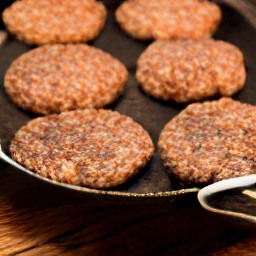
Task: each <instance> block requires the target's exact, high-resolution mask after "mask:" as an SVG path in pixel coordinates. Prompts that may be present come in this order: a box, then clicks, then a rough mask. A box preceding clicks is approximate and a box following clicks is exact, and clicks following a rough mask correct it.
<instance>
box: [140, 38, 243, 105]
mask: <svg viewBox="0 0 256 256" xmlns="http://www.w3.org/2000/svg"><path fill="white" fill-rule="evenodd" d="M136 78H137V80H138V81H139V83H140V85H141V87H142V88H143V90H144V91H145V92H146V93H147V94H149V95H152V96H154V97H155V98H157V99H163V100H170V101H175V102H179V103H187V102H191V101H199V100H202V99H206V98H210V97H213V96H216V95H222V96H230V95H233V94H234V93H236V92H237V91H239V90H240V89H242V88H243V86H244V84H245V79H246V71H245V65H244V60H243V54H242V52H241V51H240V50H239V49H238V48H237V47H236V46H234V45H232V44H230V43H227V42H223V41H215V40H212V39H203V40H200V41H194V40H178V41H161V40H158V41H156V42H154V43H152V44H151V45H150V46H149V47H148V48H147V49H146V50H145V51H144V52H143V53H142V54H141V56H140V58H139V60H138V67H137V72H136Z"/></svg>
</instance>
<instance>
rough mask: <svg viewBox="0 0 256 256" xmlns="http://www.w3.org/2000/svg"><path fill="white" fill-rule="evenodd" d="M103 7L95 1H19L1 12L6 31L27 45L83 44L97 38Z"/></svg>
mask: <svg viewBox="0 0 256 256" xmlns="http://www.w3.org/2000/svg"><path fill="white" fill-rule="evenodd" d="M106 15H107V12H106V8H105V7H104V5H103V4H102V3H100V2H97V1H95V0H72V1H67V0H47V1H46V0H36V1H35V0H21V1H16V2H14V3H13V4H12V5H11V6H10V7H8V8H7V9H5V11H4V12H3V15H2V16H3V21H4V23H5V25H6V27H7V29H8V30H9V31H10V32H11V33H12V34H14V35H15V36H16V37H17V38H18V39H19V40H22V41H24V42H26V43H28V44H36V45H44V44H54V43H77V42H87V41H90V40H92V39H94V38H96V37H97V36H98V34H99V33H100V31H101V30H102V28H103V26H104V23H105V20H106Z"/></svg>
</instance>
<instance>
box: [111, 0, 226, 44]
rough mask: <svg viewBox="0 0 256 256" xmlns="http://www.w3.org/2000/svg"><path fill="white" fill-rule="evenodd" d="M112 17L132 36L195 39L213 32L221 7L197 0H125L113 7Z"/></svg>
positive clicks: (217, 22)
mask: <svg viewBox="0 0 256 256" xmlns="http://www.w3.org/2000/svg"><path fill="white" fill-rule="evenodd" d="M116 19H117V21H118V23H119V24H120V26H121V28H122V29H123V30H124V31H125V32H126V33H128V34H129V35H130V36H132V37H134V38H136V39H141V40H150V39H181V38H182V39H184V38H194V39H199V38H205V37H210V36H211V35H212V34H213V33H214V32H215V30H216V28H217V26H218V24H219V23H220V20H221V10H220V8H219V7H218V6H217V5H216V4H214V3H210V2H208V1H199V0H157V1H156V0H147V1H145V0H128V1H125V2H124V3H123V4H121V6H119V8H118V9H117V11H116Z"/></svg>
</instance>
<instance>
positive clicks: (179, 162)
mask: <svg viewBox="0 0 256 256" xmlns="http://www.w3.org/2000/svg"><path fill="white" fill-rule="evenodd" d="M255 124H256V107H255V106H252V105H249V104H245V103H240V102H239V101H234V100H232V99H230V98H222V99H220V100H218V101H212V102H204V103H194V104H191V105H189V106H188V107H187V108H186V109H185V110H183V111H182V112H181V113H180V114H178V115H177V116H175V117H174V118H173V119H172V120H171V121H170V122H169V123H168V124H167V125H166V126H165V127H164V129H163V131H162V132H161V134H160V138H159V141H158V151H159V155H160V157H161V158H162V160H163V162H164V165H165V166H166V167H167V168H168V169H169V170H170V172H171V173H172V174H174V175H175V176H176V177H178V178H179V179H181V180H183V181H184V182H186V183H201V184H208V183H212V182H216V181H219V180H223V179H228V178H232V177H239V176H245V175H249V174H255V173H256V126H255Z"/></svg>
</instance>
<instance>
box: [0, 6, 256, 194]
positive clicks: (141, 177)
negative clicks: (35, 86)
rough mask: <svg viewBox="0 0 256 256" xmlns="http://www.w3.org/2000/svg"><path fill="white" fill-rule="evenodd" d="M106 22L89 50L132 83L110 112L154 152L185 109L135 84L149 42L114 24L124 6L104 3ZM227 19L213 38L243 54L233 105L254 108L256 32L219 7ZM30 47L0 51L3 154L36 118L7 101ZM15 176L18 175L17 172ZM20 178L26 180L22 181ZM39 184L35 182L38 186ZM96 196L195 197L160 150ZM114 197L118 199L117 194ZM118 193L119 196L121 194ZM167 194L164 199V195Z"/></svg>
mask: <svg viewBox="0 0 256 256" xmlns="http://www.w3.org/2000/svg"><path fill="white" fill-rule="evenodd" d="M105 3H106V5H107V8H108V19H107V23H106V26H105V28H104V30H103V32H102V33H101V35H100V36H99V37H98V38H97V39H96V40H95V41H93V42H91V43H90V44H92V45H94V46H96V47H98V48H100V49H103V50H105V51H107V52H109V53H111V54H112V55H113V56H115V57H116V58H118V59H119V60H120V61H122V62H123V63H124V64H125V65H126V66H127V68H128V70H129V73H130V75H129V80H128V83H127V85H126V88H125V90H124V93H123V95H122V96H121V97H120V98H119V100H118V101H117V102H115V103H114V104H112V105H111V106H109V107H108V108H111V109H114V110H117V111H119V112H120V113H122V114H125V115H128V116H131V117H132V118H133V119H134V120H136V121H137V122H139V123H140V124H141V125H142V126H143V127H144V128H145V129H146V130H147V131H148V132H149V134H150V136H151V138H152V140H153V142H154V144H155V148H156V144H157V140H158V136H159V134H160V131H161V130H162V129H163V127H164V125H165V124H166V123H167V122H168V121H169V120H170V119H171V118H172V117H174V116H175V115H176V114H178V113H179V112H180V111H181V110H182V109H184V108H185V107H186V105H178V104H174V103H166V102H162V101H158V100H155V99H153V98H151V97H149V96H147V95H145V94H144V93H143V92H142V91H141V90H140V89H139V87H138V83H137V82H136V80H135V71H136V61H137V59H138V57H139V55H140V54H141V53H142V52H143V50H145V48H146V47H147V46H148V45H149V44H150V42H140V41H136V40H134V39H132V38H130V37H128V36H127V35H126V34H125V33H124V32H122V31H121V29H120V28H119V26H118V24H117V23H116V21H115V18H114V11H115V9H116V7H117V6H118V4H120V3H121V1H119V2H118V1H105ZM220 6H221V9H222V13H223V19H222V23H221V25H220V27H219V29H218V30H217V32H216V33H215V35H214V38H215V39H220V40H224V41H228V42H231V43H233V44H235V45H236V46H238V47H239V48H240V49H241V50H242V52H243V53H244V57H245V63H246V67H247V82H246V86H245V88H244V89H243V90H242V91H240V92H239V93H237V94H236V95H234V96H233V98H234V99H237V100H240V101H242V102H247V103H250V104H253V105H256V84H255V81H256V72H255V70H256V50H255V45H256V31H255V28H254V27H253V26H252V25H251V24H250V23H249V22H248V21H247V20H246V19H245V18H244V16H243V15H242V14H240V13H239V12H238V11H237V10H235V9H233V8H231V7H230V6H227V5H225V4H222V5H220ZM30 49H32V47H30V46H27V45H25V44H24V43H22V42H19V41H17V40H15V39H14V38H12V37H9V39H8V41H7V42H6V43H5V44H4V45H3V46H1V47H0V81H1V85H0V124H1V126H0V127H1V128H0V138H1V143H2V146H3V149H4V150H5V151H8V147H9V144H10V141H11V140H12V138H13V136H14V134H15V132H16V131H17V130H18V129H19V128H20V127H21V126H22V125H24V124H25V123H27V122H28V121H29V120H31V119H32V118H35V117H37V116H36V115H34V114H31V113H29V112H25V111H23V110H21V109H19V108H18V107H16V106H15V105H14V104H13V103H12V102H11V100H10V99H9V98H8V96H7V95H6V93H5V92H4V88H3V77H4V74H5V72H6V70H7V68H8V67H9V66H10V64H11V62H12V61H13V60H14V59H15V58H17V57H18V56H20V55H21V54H22V53H24V52H27V51H29V50H30ZM14 169H15V171H17V172H20V170H18V169H17V168H14ZM21 178H22V177H21ZM36 181H37V179H35V182H36ZM82 191H83V189H82ZM84 191H85V192H92V193H93V194H94V193H96V194H106V193H107V194H110V195H127V196H131V197H133V196H140V195H141V196H145V197H150V196H173V195H177V194H184V193H187V192H191V190H190V189H189V187H186V186H185V185H184V184H182V183H181V182H179V181H177V180H176V179H174V178H173V177H170V176H169V175H168V173H167V172H166V170H165V169H164V167H163V166H162V163H161V160H160V159H159V157H158V156H157V153H156V150H155V154H154V156H153V159H152V161H151V162H150V164H149V165H148V166H146V167H145V168H144V169H143V170H142V171H141V172H140V173H139V174H138V175H137V176H136V177H134V178H133V179H132V180H130V181H128V182H127V183H126V184H124V185H122V186H119V187H118V188H115V189H112V190H109V191H107V192H106V191H101V190H96V191H95V190H89V189H85V190H84ZM113 191H114V193H113ZM119 192H120V193H119ZM162 192H165V193H162Z"/></svg>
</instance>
